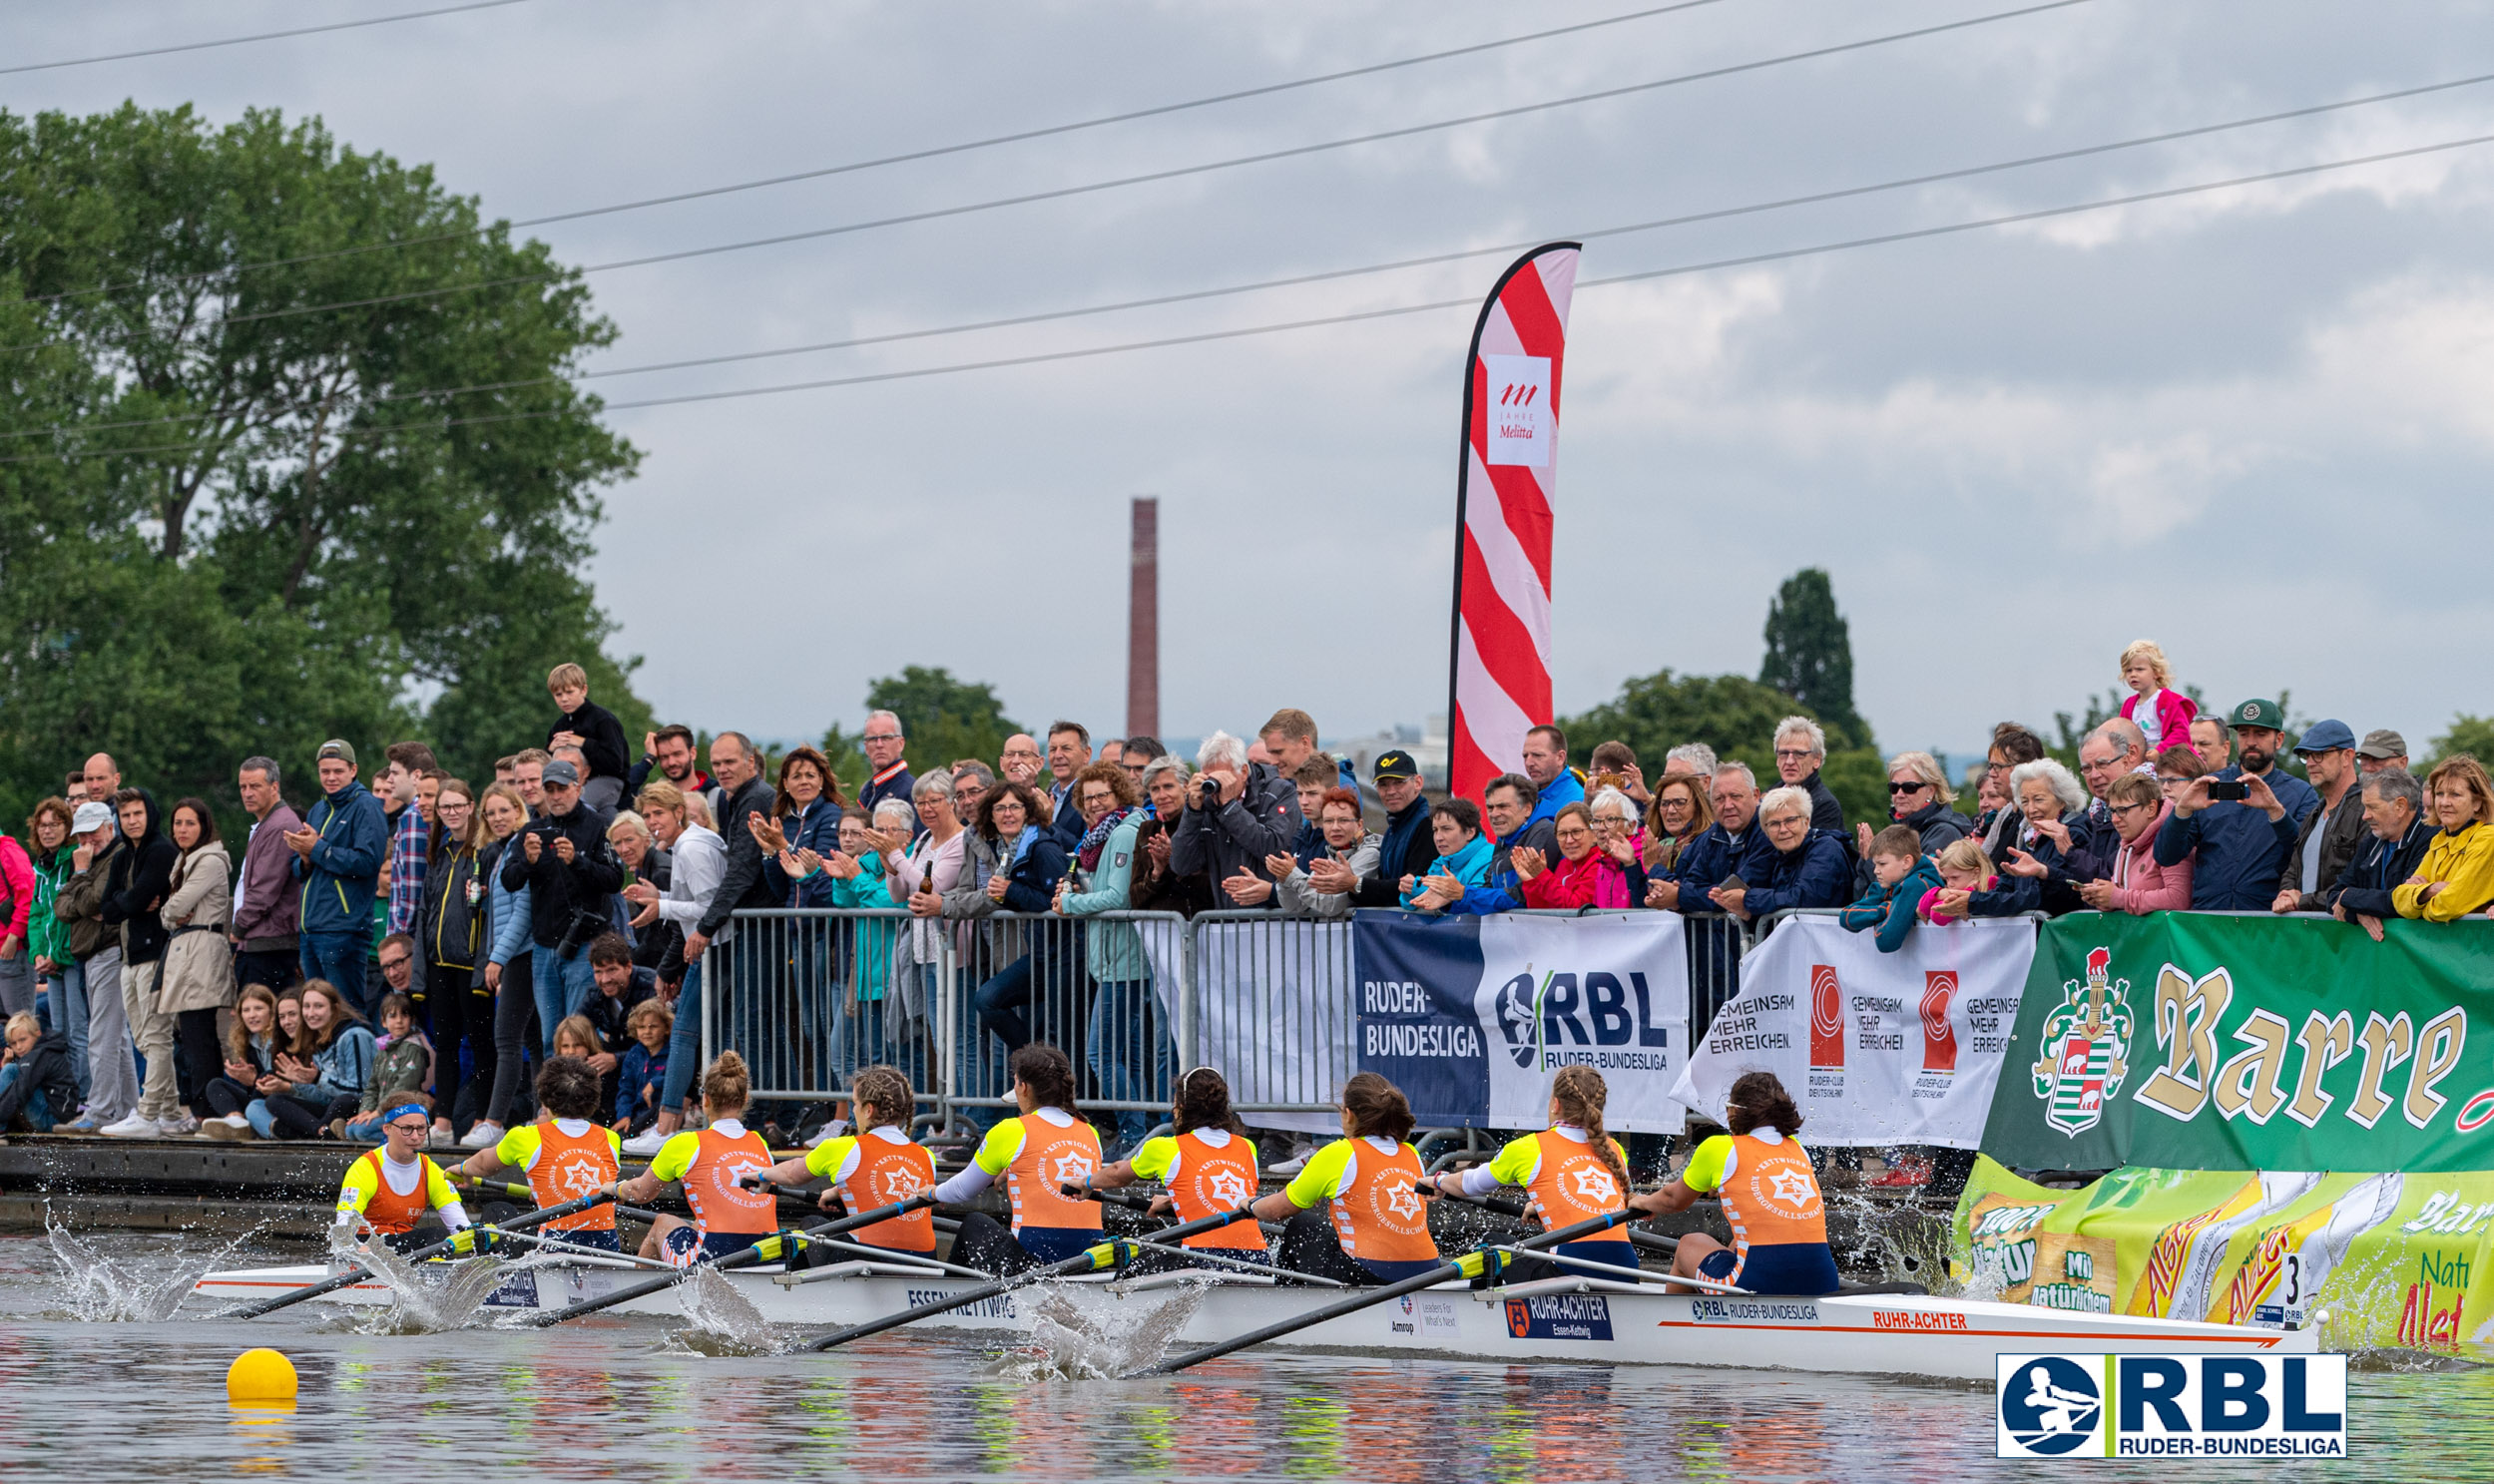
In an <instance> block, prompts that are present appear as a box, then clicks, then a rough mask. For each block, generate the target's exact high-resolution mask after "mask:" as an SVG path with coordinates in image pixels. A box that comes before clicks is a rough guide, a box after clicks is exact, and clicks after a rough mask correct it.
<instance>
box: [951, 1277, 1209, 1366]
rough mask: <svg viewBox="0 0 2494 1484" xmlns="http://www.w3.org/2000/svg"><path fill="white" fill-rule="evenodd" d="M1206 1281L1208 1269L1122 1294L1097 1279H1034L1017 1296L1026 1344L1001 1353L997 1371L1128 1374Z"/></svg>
mask: <svg viewBox="0 0 2494 1484" xmlns="http://www.w3.org/2000/svg"><path fill="white" fill-rule="evenodd" d="M1212 1285H1213V1280H1212V1279H1211V1277H1210V1276H1209V1275H1208V1276H1207V1277H1206V1278H1205V1279H1204V1280H1202V1281H1190V1282H1183V1283H1177V1284H1173V1285H1172V1286H1170V1287H1166V1288H1157V1289H1154V1290H1152V1291H1151V1292H1148V1293H1135V1292H1123V1293H1121V1292H1118V1291H1116V1290H1114V1289H1110V1288H1103V1287H1101V1286H1100V1285H1099V1284H1096V1283H1085V1284H1080V1285H1076V1284H1066V1283H1042V1284H1039V1285H1037V1286H1036V1287H1035V1288H1033V1289H1032V1290H1031V1293H1032V1295H1033V1296H1031V1297H1028V1298H1026V1299H1024V1300H1023V1301H1024V1303H1025V1304H1026V1306H1027V1307H1028V1309H1029V1312H1030V1315H1031V1336H1030V1342H1029V1344H1028V1345H1027V1346H1025V1347H1023V1348H1021V1349H1017V1350H1014V1351H1012V1352H1011V1353H1009V1354H1007V1355H1006V1356H1005V1357H1004V1360H1003V1362H1002V1363H1001V1365H1000V1366H999V1368H998V1369H999V1373H1000V1374H1002V1375H1005V1376H1008V1377H1011V1378H1013V1379H1016V1380H1037V1379H1040V1378H1042V1377H1050V1376H1053V1377H1063V1378H1071V1379H1078V1380H1114V1379H1117V1378H1118V1377H1121V1376H1126V1375H1131V1374H1133V1373H1134V1372H1135V1371H1138V1370H1140V1369H1142V1368H1143V1367H1144V1366H1146V1365H1149V1364H1151V1363H1152V1362H1153V1361H1155V1360H1158V1359H1160V1358H1161V1354H1162V1352H1163V1351H1165V1350H1167V1349H1168V1348H1169V1346H1170V1343H1171V1342H1172V1341H1173V1340H1175V1339H1177V1338H1178V1335H1179V1331H1181V1330H1183V1329H1185V1328H1186V1327H1187V1321H1188V1320H1189V1319H1191V1318H1193V1317H1195V1311H1196V1309H1197V1308H1198V1307H1200V1306H1201V1305H1202V1304H1203V1302H1204V1295H1205V1293H1206V1292H1207V1291H1208V1290H1209V1289H1210V1288H1211V1287H1212Z"/></svg>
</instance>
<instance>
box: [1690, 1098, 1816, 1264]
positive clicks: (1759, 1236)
mask: <svg viewBox="0 0 2494 1484" xmlns="http://www.w3.org/2000/svg"><path fill="white" fill-rule="evenodd" d="M1680 1178H1681V1180H1682V1181H1683V1182H1684V1183H1685V1184H1687V1186H1688V1187H1689V1189H1691V1190H1693V1191H1696V1192H1698V1193H1700V1194H1701V1195H1703V1194H1705V1193H1706V1192H1708V1191H1715V1192H1717V1193H1719V1194H1720V1195H1721V1196H1722V1197H1723V1201H1724V1220H1725V1221H1726V1222H1728V1223H1730V1224H1731V1225H1732V1244H1733V1247H1734V1249H1735V1250H1737V1251H1738V1252H1740V1254H1741V1255H1742V1257H1743V1259H1744V1260H1746V1258H1747V1256H1748V1254H1749V1248H1751V1247H1753V1246H1789V1245H1793V1244H1797V1243H1815V1244H1817V1245H1819V1246H1825V1245H1826V1244H1827V1204H1826V1202H1825V1201H1824V1200H1823V1199H1821V1198H1820V1196H1819V1193H1818V1177H1817V1176H1816V1175H1815V1174H1814V1173H1812V1171H1811V1170H1810V1162H1809V1156H1808V1155H1807V1154H1805V1153H1803V1151H1802V1149H1801V1146H1800V1145H1799V1143H1797V1142H1796V1141H1794V1140H1791V1139H1787V1138H1785V1137H1783V1136H1782V1135H1781V1134H1778V1133H1776V1132H1775V1131H1774V1130H1773V1129H1765V1130H1762V1131H1759V1132H1755V1133H1749V1134H1718V1135H1716V1136H1715V1137H1714V1138H1712V1139H1709V1140H1707V1141H1706V1142H1705V1143H1704V1144H1701V1145H1699V1146H1698V1151H1697V1153H1696V1154H1695V1155H1692V1156H1691V1157H1690V1160H1689V1168H1688V1169H1687V1170H1684V1171H1682V1172H1681V1176H1680Z"/></svg>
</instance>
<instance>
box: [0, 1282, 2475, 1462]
mask: <svg viewBox="0 0 2494 1484" xmlns="http://www.w3.org/2000/svg"><path fill="white" fill-rule="evenodd" d="M82 1250H83V1251H84V1252H85V1253H86V1254H87V1255H88V1256H90V1257H95V1258H100V1259H101V1260H103V1261H105V1262H107V1263H108V1264H111V1265H114V1266H116V1267H119V1266H121V1265H123V1264H124V1263H126V1262H130V1263H137V1264H138V1265H139V1267H140V1268H141V1269H146V1268H147V1266H148V1264H150V1263H166V1262H183V1263H185V1264H186V1265H187V1264H188V1263H189V1262H191V1261H192V1260H194V1259H190V1258H185V1257H183V1256H181V1254H180V1253H179V1252H177V1251H173V1250H172V1249H170V1248H169V1247H168V1246H167V1244H165V1243H162V1242H156V1241H151V1240H150V1239H147V1238H139V1237H88V1238H87V1239H86V1240H85V1242H84V1244H83V1248H82ZM62 1289H63V1274H62V1267H61V1263H60V1262H59V1261H58V1260H57V1259H56V1258H55V1256H54V1254H53V1252H52V1250H51V1248H50V1247H49V1245H48V1244H47V1243H45V1242H44V1241H43V1240H41V1239H39V1238H38V1239H7V1240H0V1399H5V1402H6V1404H7V1406H8V1408H9V1412H10V1415H11V1416H12V1417H13V1418H14V1419H15V1420H16V1423H17V1425H15V1426H13V1427H11V1428H10V1429H9V1430H8V1431H7V1433H6V1434H5V1436H6V1439H7V1441H6V1442H5V1443H0V1467H5V1468H6V1469H7V1470H8V1471H10V1472H25V1473H29V1474H35V1473H40V1474H41V1475H43V1476H45V1477H53V1478H61V1479H78V1480H87V1479H186V1480H187V1479H199V1478H218V1477H231V1476H245V1475H248V1476H254V1477H273V1478H289V1477H293V1478H316V1479H321V1480H324V1481H342V1480H352V1479H361V1478H393V1479H396V1478H408V1479H413V1478H436V1479H439V1478H450V1479H462V1478H472V1477H476V1476H478V1475H479V1474H480V1473H482V1472H484V1471H486V1470H489V1469H490V1470H492V1471H494V1472H495V1473H496V1474H498V1475H502V1476H507V1477H512V1478H519V1477H553V1478H614V1479H618V1480H629V1481H633V1484H642V1481H663V1480H678V1479H696V1478H704V1479H734V1478H759V1477H844V1476H869V1477H878V1478H882V1477H893V1476H900V1477H905V1478H906V1479H907V1480H908V1481H909V1484H924V1481H931V1480H939V1479H961V1478H982V1477H1002V1478H1005V1479H1009V1480H1016V1481H1019V1480H1037V1479H1050V1480H1053V1479H1121V1480H1122V1479H1129V1478H1144V1479H1202V1478H1241V1479H1244V1478H1262V1477H1290V1478H1325V1479H1344V1478H1348V1479H1356V1480H1359V1481H1361V1484H1456V1481H1470V1480H1496V1481H1508V1480H1513V1481H1518V1484H1522V1481H1541V1480H1553V1479H1612V1478H1622V1479H1673V1478H1682V1477H1686V1478H1693V1479H1702V1480H1722V1481H1726V1484H1752V1481H1770V1480H1785V1479H1790V1480H1818V1479H1863V1480H1879V1481H1892V1480H1933V1481H1949V1484H1956V1481H1962V1480H1963V1479H1965V1478H1967V1477H1968V1476H1969V1475H1972V1474H1990V1473H1993V1472H1994V1471H1999V1473H2000V1476H2003V1477H2006V1476H2007V1470H2008V1469H2009V1468H2011V1467H2014V1466H2012V1465H2002V1464H1998V1463H1996V1462H1995V1461H1994V1460H1993V1459H1992V1458H1991V1451H1992V1442H1991V1414H1990V1396H1989V1392H1988V1389H1985V1388H1974V1387H1966V1386H1955V1385H1943V1384H1931V1383H1912V1382H1879V1381H1871V1380H1867V1379H1859V1378H1849V1377H1804V1376H1796V1375H1789V1374H1781V1373H1775V1372H1740V1371H1709V1370H1705V1369H1699V1368H1681V1367H1662V1366H1645V1367H1640V1366H1622V1367H1617V1368H1612V1367H1606V1366H1600V1365H1578V1366H1563V1365H1553V1366H1529V1367H1528V1366H1504V1365H1479V1364H1471V1365H1467V1364H1461V1363H1446V1362H1429V1363H1419V1362H1403V1361H1396V1362H1387V1361H1382V1360H1359V1359H1342V1358H1319V1357H1306V1356H1299V1357H1293V1356H1270V1355H1267V1356H1247V1355H1234V1356H1231V1357H1229V1358H1227V1359H1224V1360H1221V1361H1217V1362H1215V1363H1213V1364H1211V1365H1208V1366H1205V1367H1203V1368H1202V1369H1200V1370H1197V1371H1192V1372H1189V1373H1187V1374H1185V1375H1181V1376H1174V1377H1169V1378H1165V1379H1155V1380H1130V1381H1116V1380H1100V1379H1075V1378H1072V1376H1071V1373H1072V1372H1074V1371H1076V1370H1079V1369H1081V1366H1080V1365H1076V1364H1068V1363H1066V1362H1065V1361H1064V1359H1063V1358H1062V1357H1058V1358H1056V1359H1053V1360H1047V1361H1046V1362H1045V1363H1043V1362H1042V1360H1041V1358H1040V1357H1037V1356H1033V1355H1024V1356H1019V1357H1017V1356H1014V1355H1005V1356H1002V1357H1000V1356H999V1355H998V1354H997V1353H996V1352H995V1350H994V1348H993V1347H992V1346H982V1345H980V1344H976V1343H973V1342H970V1341H968V1340H967V1339H964V1338H959V1337H951V1338H937V1337H930V1336H918V1335H911V1334H909V1333H906V1332H894V1333H889V1334H884V1335H878V1336H876V1337H875V1338H873V1339H869V1340H864V1341H860V1342H858V1343H856V1344H854V1345H851V1346H848V1347H846V1348H844V1349H841V1350H839V1351H836V1352H833V1353H831V1354H828V1355H805V1354H785V1353H772V1354H761V1355H713V1354H706V1353H702V1352H700V1351H699V1350H695V1349H689V1348H687V1347H686V1346H684V1345H681V1344H677V1343H674V1342H673V1341H671V1339H670V1337H669V1331H668V1329H667V1328H666V1327H664V1326H662V1325H660V1324H659V1323H656V1322H654V1321H650V1320H612V1321H610V1320H597V1321H589V1322H584V1323H580V1324H573V1325H565V1326H563V1327H561V1328H558V1329H554V1330H528V1331H509V1330H502V1329H496V1328H493V1327H490V1326H480V1327H473V1328H467V1329H460V1330H454V1331H449V1332H441V1333H421V1334H401V1333H362V1332H358V1331H355V1330H351V1329H338V1328H333V1327H329V1326H326V1325H323V1324H320V1323H317V1322H315V1321H314V1320H313V1319H312V1318H310V1317H298V1314H299V1310H291V1309H290V1310H286V1311H283V1312H281V1313H279V1314H275V1315H271V1316H270V1317H269V1318H267V1319H264V1320H256V1321H249V1322H242V1321H231V1320H221V1319H216V1318H213V1317H194V1316H192V1314H191V1312H190V1311H188V1310H186V1311H185V1313H184V1314H183V1315H182V1316H179V1317H176V1318H173V1319H170V1320H144V1319H140V1320H129V1321H125V1322H119V1323H110V1324H105V1323H91V1322H82V1321H80V1320H77V1319H75V1318H72V1317H70V1316H68V1314H66V1313H65V1312H64V1310H63V1305H62V1302H61V1293H62ZM1171 1297H1172V1299H1173V1301H1175V1302H1183V1301H1184V1298H1183V1296H1182V1295H1178V1294H1173V1295H1171ZM319 1307H321V1306H320V1305H313V1304H305V1305H302V1308H304V1309H314V1308H319ZM1101 1324H1102V1321H1101V1320H1100V1319H1099V1318H1098V1317H1097V1316H1096V1315H1092V1314H1089V1313H1086V1312H1080V1311H1075V1310H1068V1313H1067V1320H1066V1322H1065V1323H1064V1324H1063V1325H1062V1326H1061V1327H1062V1328H1063V1329H1064V1332H1065V1333H1066V1334H1068V1335H1072V1336H1075V1338H1074V1339H1073V1340H1069V1341H1066V1343H1070V1344H1073V1345H1075V1346H1076V1347H1077V1348H1078V1349H1080V1348H1081V1347H1082V1346H1092V1345H1101V1344H1112V1345H1114V1344H1118V1343H1123V1342H1124V1341H1123V1340H1121V1339H1118V1338H1116V1337H1114V1336H1110V1335H1108V1334H1106V1333H1104V1332H1101ZM790 1337H791V1336H788V1335H780V1336H778V1337H777V1339H778V1341H779V1342H780V1343H782V1344H784V1342H785V1340H786V1339H788V1338H790ZM253 1344H272V1345H275V1346H277V1347H278V1348H280V1349H283V1350H284V1351H286V1353H287V1354H289V1355H290V1356H291V1357H292V1358H293V1360H294V1363H295V1366H296V1367H297V1369H298V1371H299V1372H300V1375H301V1378H302V1393H301V1397H300V1399H299V1401H298V1403H297V1405H296V1406H295V1407H294V1408H293V1409H292V1410H290V1411H289V1410H284V1409H254V1410H250V1411H246V1410H244V1409H240V1408H235V1407H232V1406H229V1405H228V1404H227V1402H226V1400H225V1370H226V1366H227V1364H228V1363H229V1362H230V1361H231V1360H232V1359H233V1357H234V1356H235V1355H236V1354H237V1353H238V1352H240V1351H241V1350H243V1349H245V1348H246V1347H248V1346H249V1345H253ZM2353 1385H2354V1399H2353V1401H2352V1404H2351V1406H2350V1410H2351V1412H2352V1413H2353V1416H2352V1418H2351V1421H2352V1424H2353V1427H2354V1433H2355V1440H2356V1441H2355V1446H2356V1456H2355V1457H2354V1458H2353V1459H2352V1460H2350V1461H2349V1464H2348V1465H2344V1466H2339V1467H2337V1468H2336V1469H2335V1470H2332V1469H2331V1468H2329V1467H2327V1466H2323V1467H2319V1468H2315V1467H2313V1466H2309V1465H2297V1466H2295V1472H2294V1473H2293V1474H2291V1475H2289V1474H2288V1473H2287V1472H2286V1471H2285V1470H2284V1469H2282V1468H2281V1469H2279V1470H2276V1471H2275V1472H2274V1473H2269V1474H2264V1473H2262V1472H2261V1471H2259V1470H2257V1469H2227V1470H2225V1471H2224V1477H2226V1478H2229V1479H2234V1478H2261V1477H2275V1478H2280V1479H2284V1478H2288V1477H2293V1478H2296V1479H2302V1478H2309V1477H2316V1476H2317V1477H2323V1478H2343V1479H2349V1480H2358V1479H2360V1480H2374V1479H2380V1478H2398V1477H2406V1476H2411V1475H2428V1476H2432V1477H2458V1476H2461V1475H2464V1474H2466V1473H2469V1472H2472V1470H2470V1469H2468V1468H2467V1467H2466V1466H2465V1465H2464V1464H2462V1463H2460V1462H2459V1460H2467V1459H2473V1458H2477V1457H2481V1456H2484V1455H2485V1454H2486V1453H2487V1452H2488V1451H2489V1445H2494V1372H2490V1371H2483V1370H2470V1371H2459V1372H2442V1373H2431V1372H2417V1371H2394V1372H2382V1371H2371V1370H2368V1371H2366V1372H2364V1373H2362V1374H2359V1375H2358V1376H2356V1377H2355V1378H2354V1383H2353ZM30 1419H40V1422H39V1425H30ZM2087 1474H2088V1477H2090V1478H2106V1479H2118V1478H2141V1479H2145V1478H2153V1477H2157V1475H2156V1474H2155V1473H2153V1472H2152V1471H2150V1470H2146V1469H2142V1470H2138V1471H2130V1470H2128V1468H2127V1466H2125V1465H2114V1464H2099V1465H2091V1466H2089V1467H2088V1469H2087Z"/></svg>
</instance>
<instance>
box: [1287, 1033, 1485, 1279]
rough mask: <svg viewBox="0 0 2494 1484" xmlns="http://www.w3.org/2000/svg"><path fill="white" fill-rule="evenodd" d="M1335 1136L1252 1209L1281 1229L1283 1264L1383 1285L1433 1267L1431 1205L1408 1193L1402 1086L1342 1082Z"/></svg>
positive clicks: (1413, 1157) (1410, 1170) (1415, 1170)
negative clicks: (1339, 1131)
mask: <svg viewBox="0 0 2494 1484" xmlns="http://www.w3.org/2000/svg"><path fill="white" fill-rule="evenodd" d="M1342 1136H1343V1137H1341V1138H1340V1139H1337V1140H1335V1141H1334V1142H1333V1143H1331V1144H1328V1145H1326V1146H1325V1147H1324V1148H1323V1149H1320V1150H1318V1151H1316V1152H1315V1153H1314V1154H1312V1155H1309V1156H1308V1157H1307V1163H1306V1164H1305V1165H1304V1166H1302V1167H1301V1168H1300V1170H1299V1173H1298V1174H1297V1175H1296V1176H1293V1177H1292V1178H1291V1180H1290V1184H1289V1185H1288V1186H1286V1187H1284V1188H1283V1189H1281V1190H1278V1191H1275V1192H1273V1193H1272V1194H1271V1195H1269V1196H1266V1197H1264V1198H1263V1199H1262V1200H1260V1201H1257V1202H1256V1203H1255V1215H1256V1217H1257V1219H1259V1220H1261V1221H1267V1222H1283V1223H1285V1225H1284V1226H1283V1227H1282V1229H1281V1259H1280V1260H1281V1265H1282V1266H1283V1267H1286V1268H1288V1269H1290V1270H1291V1271H1293V1272H1305V1273H1312V1274H1314V1275H1315V1276H1318V1277H1329V1278H1332V1279H1334V1280H1335V1281H1336V1282H1344V1283H1376V1282H1387V1283H1390V1282H1395V1281H1398V1280H1399V1279H1402V1278H1407V1277H1415V1276H1417V1275H1419V1274H1420V1273H1423V1272H1426V1271H1427V1270H1429V1269H1430V1268H1432V1267H1435V1266H1437V1265H1439V1262H1440V1258H1439V1257H1438V1254H1437V1242H1436V1241H1435V1240H1434V1239H1433V1238H1432V1237H1430V1236H1429V1210H1428V1203H1427V1202H1425V1201H1424V1200H1422V1199H1421V1196H1420V1193H1419V1192H1418V1191H1417V1190H1416V1189H1414V1187H1415V1186H1417V1185H1418V1184H1419V1181H1420V1153H1419V1151H1417V1150H1415V1149H1413V1148H1412V1147H1411V1146H1410V1145H1409V1144H1407V1143H1405V1142H1404V1141H1405V1140H1406V1139H1408V1138H1409V1137H1410V1136H1411V1103H1410V1101H1409V1100H1407V1099H1406V1098H1404V1096H1403V1093H1402V1089H1400V1088H1398V1087H1396V1086H1395V1085H1394V1084H1392V1083H1390V1082H1388V1081H1386V1080H1385V1079H1384V1078H1382V1077H1379V1076H1378V1075H1377V1074H1376V1073H1374V1072H1361V1073H1359V1074H1358V1075H1356V1076H1354V1077H1352V1078H1351V1080H1350V1081H1348V1082H1346V1083H1344V1084H1342ZM1320 1206H1321V1207H1324V1208H1326V1209H1325V1211H1323V1212H1319V1211H1317V1210H1316V1208H1317V1207H1320ZM1328 1221H1330V1223H1331V1227H1332V1230H1330V1231H1328V1230H1326V1225H1327V1223H1328Z"/></svg>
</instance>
